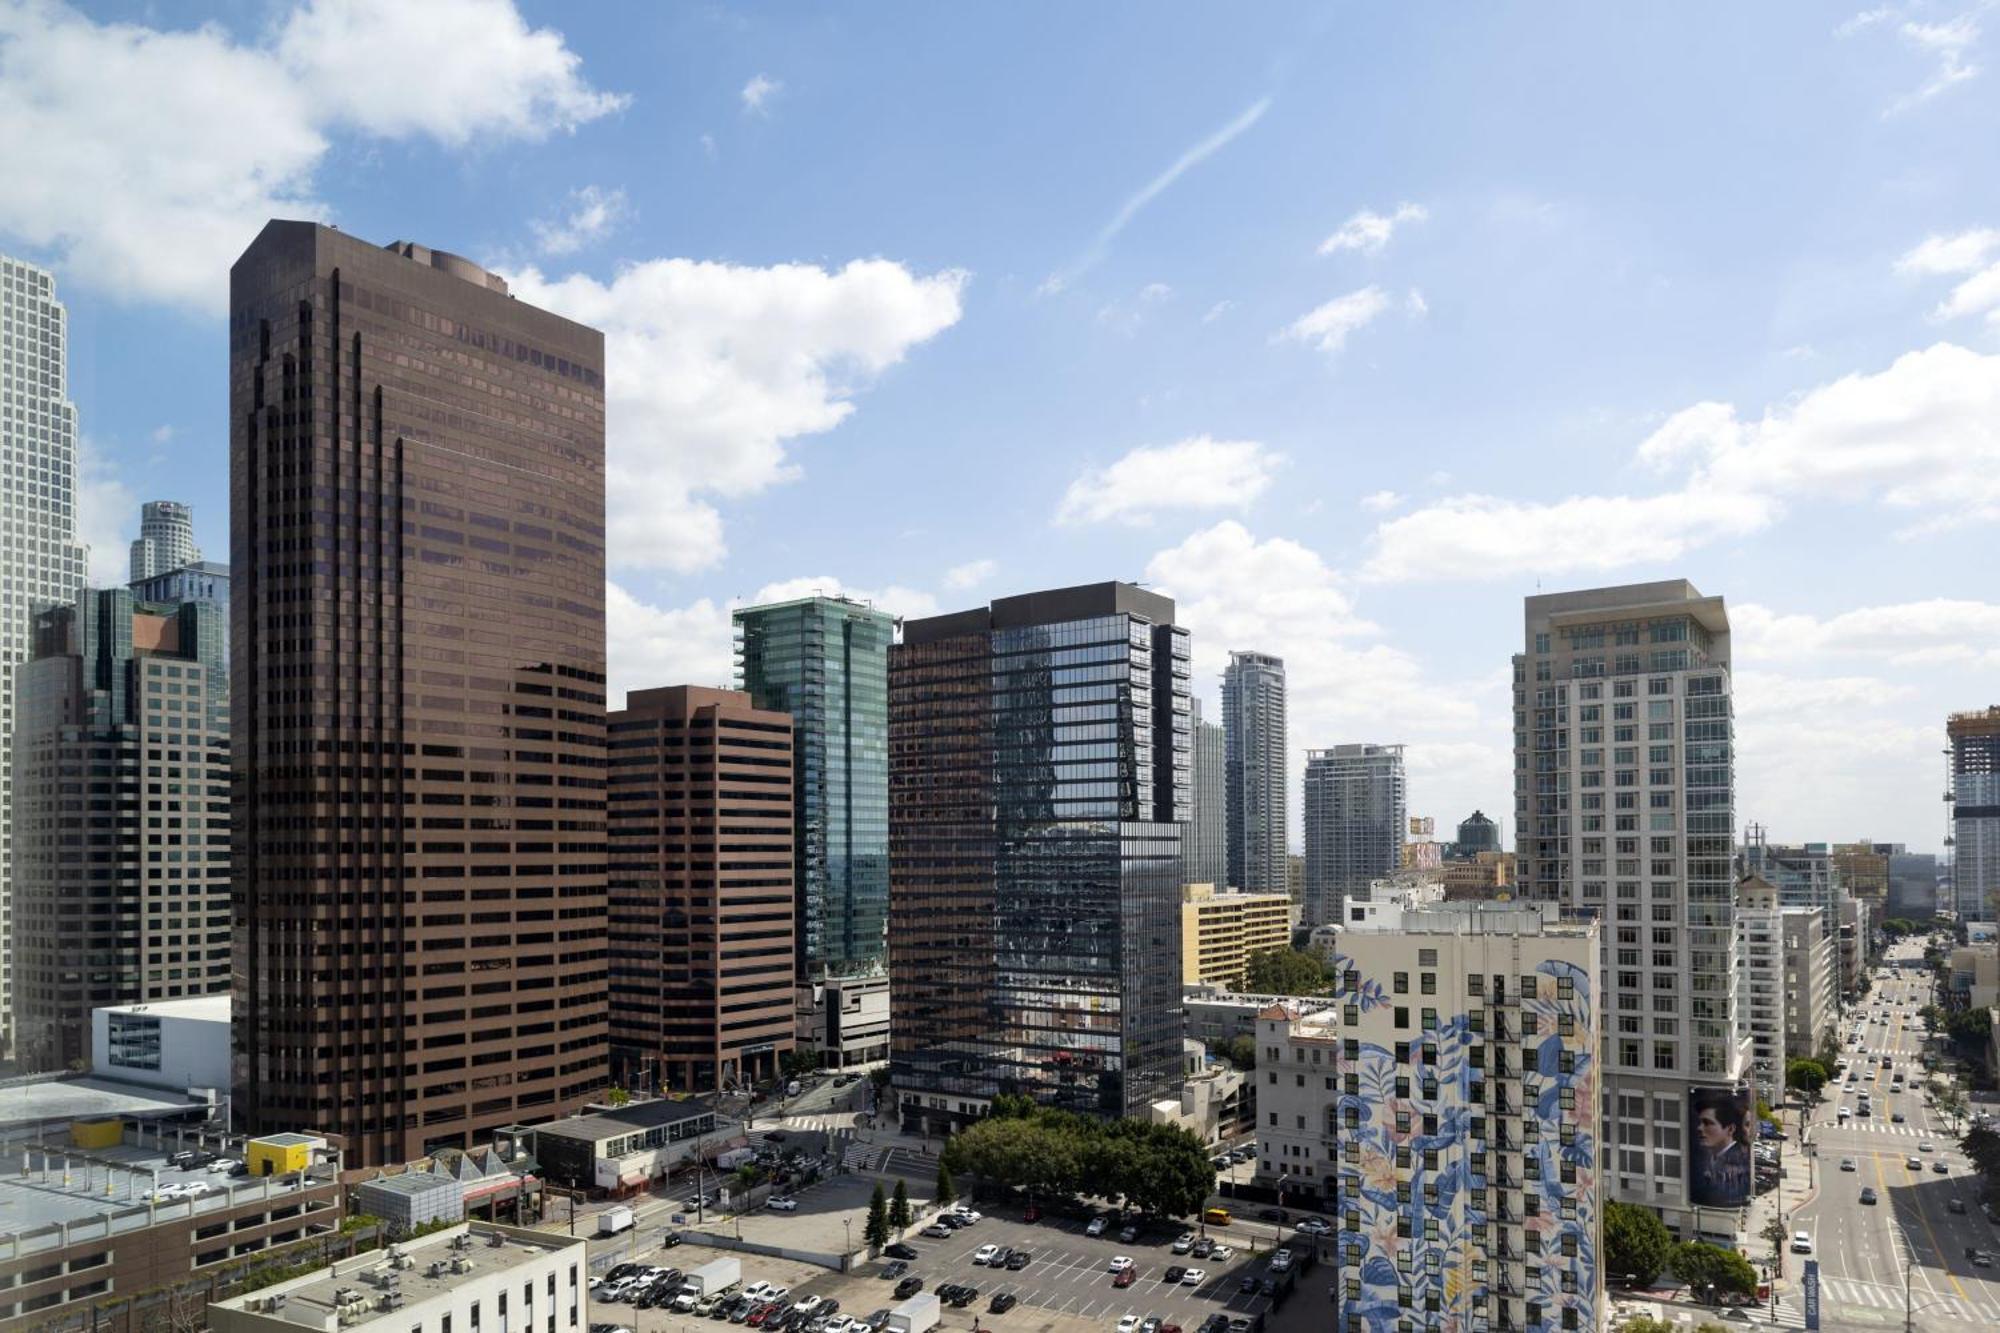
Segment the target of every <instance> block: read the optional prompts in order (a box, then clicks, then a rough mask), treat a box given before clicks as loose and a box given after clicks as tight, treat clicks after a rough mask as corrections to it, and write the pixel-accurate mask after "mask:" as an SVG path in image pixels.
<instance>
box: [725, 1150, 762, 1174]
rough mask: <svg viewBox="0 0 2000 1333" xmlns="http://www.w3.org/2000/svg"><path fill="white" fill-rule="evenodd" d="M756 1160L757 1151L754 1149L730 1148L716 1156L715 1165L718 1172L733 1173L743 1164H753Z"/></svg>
mask: <svg viewBox="0 0 2000 1333" xmlns="http://www.w3.org/2000/svg"><path fill="white" fill-rule="evenodd" d="M756 1160H757V1150H756V1149H755V1148H731V1149H730V1150H729V1151H728V1152H725V1153H718V1154H717V1155H716V1158H715V1165H716V1168H717V1169H718V1170H722V1171H734V1170H735V1169H736V1168H737V1167H739V1166H742V1165H743V1164H744V1163H745V1162H754V1161H756Z"/></svg>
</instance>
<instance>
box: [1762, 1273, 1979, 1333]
mask: <svg viewBox="0 0 2000 1333" xmlns="http://www.w3.org/2000/svg"><path fill="white" fill-rule="evenodd" d="M1934 1280H1935V1279H1934ZM1819 1287H1820V1303H1821V1304H1822V1305H1823V1306H1830V1307H1833V1308H1836V1309H1838V1308H1843V1307H1845V1308H1860V1309H1867V1310H1886V1311H1889V1312H1891V1313H1894V1314H1897V1315H1900V1314H1902V1313H1903V1300H1904V1293H1903V1288H1902V1287H1901V1286H1900V1285H1894V1284H1891V1283H1887V1282H1864V1281H1862V1280H1861V1279H1859V1278H1843V1277H1822V1278H1821V1279H1820V1283H1819ZM1984 1289H1985V1288H1984V1284H1979V1285H1978V1286H1970V1287H1968V1290H1972V1291H1983V1290H1984ZM1801 1299H1802V1298H1801V1297H1799V1296H1797V1295H1796V1294H1794V1295H1793V1296H1792V1297H1791V1298H1790V1301H1791V1302H1792V1303H1796V1302H1798V1301H1800V1300H1801ZM1786 1303H1787V1302H1786V1301H1782V1300H1781V1301H1780V1307H1781V1308H1782V1306H1783V1305H1784V1304H1786ZM1910 1305H1911V1311H1912V1313H1913V1314H1921V1316H1922V1317H1923V1319H1924V1320H1925V1321H1930V1320H1939V1319H1949V1320H1959V1321H1962V1322H1965V1323H1978V1324H1992V1323H1994V1322H1996V1321H2000V1298H1994V1297H1985V1296H1980V1297H1974V1296H1958V1295H1954V1294H1951V1293H1949V1292H1947V1293H1945V1294H1942V1295H1938V1294H1933V1293H1931V1292H1929V1291H1926V1290H1925V1289H1924V1287H1923V1286H1922V1285H1918V1286H1917V1287H1916V1288H1915V1289H1914V1290H1913V1291H1912V1292H1911V1293H1910ZM1781 1322H1782V1320H1781ZM1803 1326H1804V1321H1803V1317H1801V1321H1800V1323H1799V1325H1798V1327H1803Z"/></svg>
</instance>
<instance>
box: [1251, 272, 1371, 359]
mask: <svg viewBox="0 0 2000 1333" xmlns="http://www.w3.org/2000/svg"><path fill="white" fill-rule="evenodd" d="M1389 304H1390V302H1389V296H1388V293H1386V292H1384V291H1383V290H1382V289H1381V288H1380V287H1363V288H1361V290H1359V291H1353V292H1349V293H1348V294H1347V295H1345V296H1336V297H1334V298H1333V299H1332V300H1331V301H1328V302H1327V303H1326V304H1325V305H1322V306H1316V307H1314V308H1313V309H1311V310H1308V311H1307V312H1306V313H1305V314H1303V315H1300V316H1299V317H1298V318H1297V319H1295V320H1293V321H1292V322H1291V323H1290V324H1288V325H1286V326H1285V327H1284V328H1283V329H1281V330H1279V332H1278V335H1277V336H1278V338H1279V339H1280V340H1281V341H1287V342H1302V343H1307V344H1310V345H1311V346H1314V347H1317V348H1319V350H1320V351H1322V352H1325V353H1326V354H1327V355H1329V356H1331V355H1333V354H1334V353H1336V352H1338V351H1340V349H1341V348H1343V347H1345V346H1346V345H1347V338H1348V335H1349V334H1351V333H1354V332H1355V331H1357V330H1359V329H1364V328H1366V327H1367V326H1368V325H1369V324H1371V323H1373V322H1374V321H1375V318H1376V316H1378V315H1380V314H1381V313H1382V312H1383V311H1385V310H1387V309H1388V308H1389Z"/></svg>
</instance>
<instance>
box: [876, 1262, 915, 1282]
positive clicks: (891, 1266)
mask: <svg viewBox="0 0 2000 1333" xmlns="http://www.w3.org/2000/svg"><path fill="white" fill-rule="evenodd" d="M909 1271H910V1265H909V1263H908V1262H907V1261H905V1260H902V1259H891V1260H890V1261H889V1262H888V1263H886V1264H883V1265H882V1276H883V1277H886V1278H898V1277H901V1276H902V1275H903V1274H905V1273H907V1272H909Z"/></svg>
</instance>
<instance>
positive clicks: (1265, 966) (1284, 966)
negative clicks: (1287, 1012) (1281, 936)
mask: <svg viewBox="0 0 2000 1333" xmlns="http://www.w3.org/2000/svg"><path fill="white" fill-rule="evenodd" d="M1244 984H1245V985H1247V986H1248V987H1249V989H1251V990H1253V991H1257V992H1259V993H1260V994H1269V995H1322V994H1325V992H1326V988H1327V979H1326V968H1324V967H1323V966H1321V965H1320V961H1319V958H1318V957H1317V956H1316V955H1313V954H1309V953H1303V952H1301V951H1300V950H1298V949H1266V950H1264V951H1263V952H1262V953H1253V954H1251V955H1250V965H1249V969H1248V974H1247V979H1246V981H1245V983H1244Z"/></svg>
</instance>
